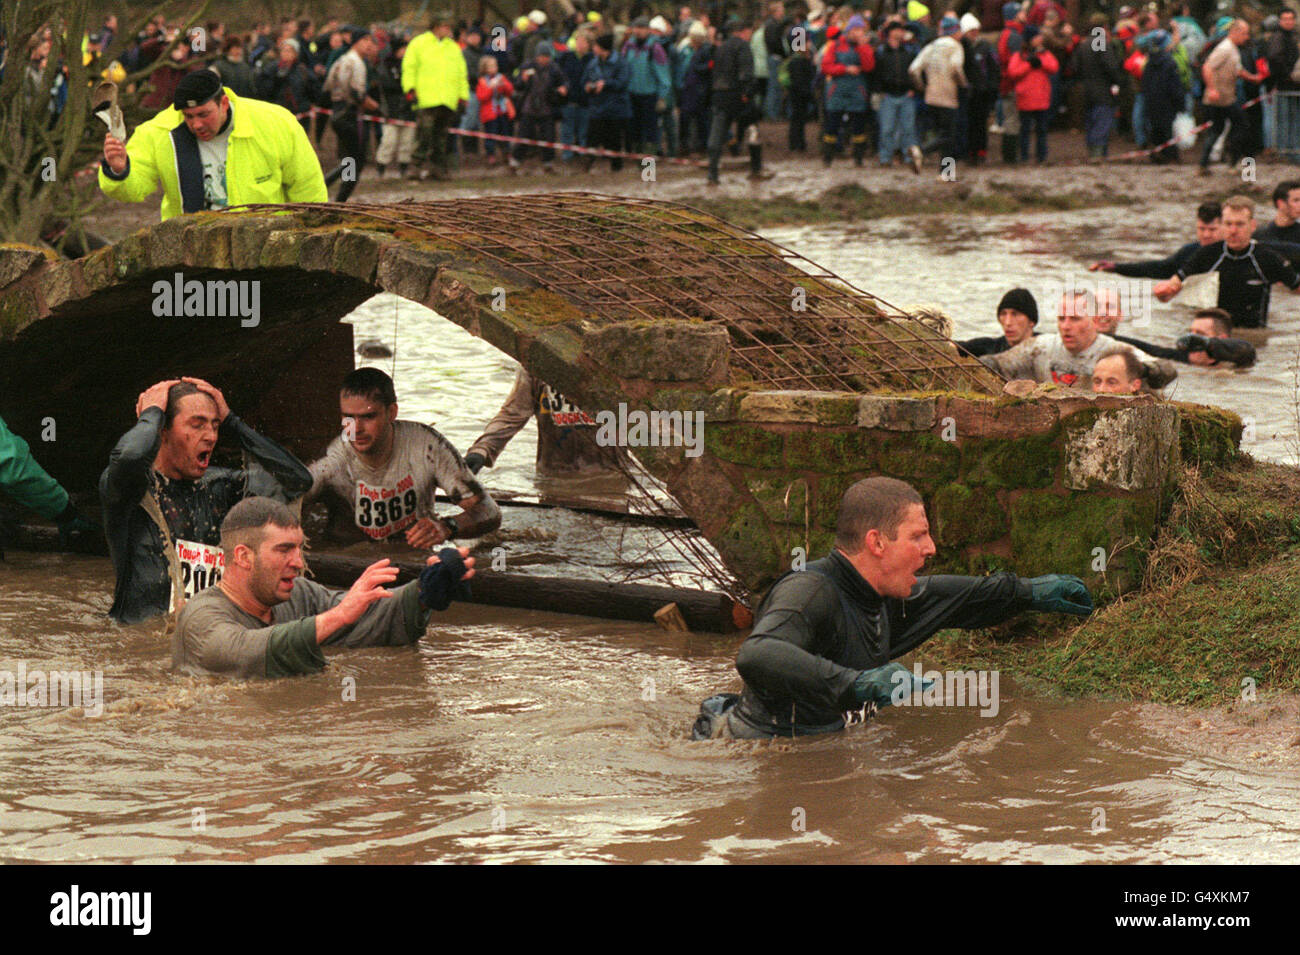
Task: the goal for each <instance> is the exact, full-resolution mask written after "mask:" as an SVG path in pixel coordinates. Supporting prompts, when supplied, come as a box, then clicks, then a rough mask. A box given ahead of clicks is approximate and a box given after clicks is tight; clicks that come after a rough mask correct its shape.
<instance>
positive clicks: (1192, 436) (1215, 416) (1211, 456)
mask: <svg viewBox="0 0 1300 955" xmlns="http://www.w3.org/2000/svg"><path fill="white" fill-rule="evenodd" d="M1175 404H1176V406H1177V408H1178V419H1179V420H1178V444H1179V448H1180V450H1181V453H1182V458H1183V462H1184V463H1186V464H1191V465H1195V466H1196V467H1223V466H1224V465H1226V464H1229V463H1231V461H1232V459H1233V458H1235V457H1236V456H1237V451H1238V448H1239V447H1240V446H1241V433H1242V430H1243V427H1244V426H1243V423H1242V420H1241V418H1240V417H1238V416H1237V415H1235V414H1233V413H1232V412H1231V411H1226V410H1224V409H1223V408H1214V407H1210V406H1209V405H1195V404H1189V403H1187V402H1176V403H1175Z"/></svg>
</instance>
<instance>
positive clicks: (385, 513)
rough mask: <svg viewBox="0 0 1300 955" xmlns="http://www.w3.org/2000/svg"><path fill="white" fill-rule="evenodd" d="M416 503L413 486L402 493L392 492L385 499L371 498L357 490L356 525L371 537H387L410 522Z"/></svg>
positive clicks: (417, 500) (416, 496) (413, 515)
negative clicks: (391, 494) (392, 493)
mask: <svg viewBox="0 0 1300 955" xmlns="http://www.w3.org/2000/svg"><path fill="white" fill-rule="evenodd" d="M367 490H368V489H367ZM381 493H382V492H381ZM418 503H419V497H418V495H417V494H416V493H415V489H414V488H410V489H408V490H407V491H406V492H405V493H404V494H394V495H393V496H392V497H390V498H388V499H387V500H383V499H379V500H372V499H371V498H370V497H368V496H367V495H366V494H364V493H361V492H360V491H359V492H358V493H357V526H358V527H360V528H361V529H362V530H364V531H365V532H366V533H367V534H369V535H370V536H371V537H387V536H388V535H389V534H392V533H394V532H395V531H397V530H400V529H401V527H402V526H405V525H406V524H409V523H411V522H412V520H413V519H414V517H415V508H416V505H417V504H418ZM399 525H400V526H399Z"/></svg>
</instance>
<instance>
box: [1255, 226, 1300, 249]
mask: <svg viewBox="0 0 1300 955" xmlns="http://www.w3.org/2000/svg"><path fill="white" fill-rule="evenodd" d="M1255 239H1256V240H1257V241H1259V242H1264V241H1268V242H1273V241H1277V242H1290V243H1293V244H1294V243H1298V242H1300V222H1292V223H1291V224H1290V225H1287V226H1280V225H1278V224H1277V223H1276V222H1270V223H1269V224H1268V225H1264V226H1260V227H1259V228H1258V229H1256V230H1255Z"/></svg>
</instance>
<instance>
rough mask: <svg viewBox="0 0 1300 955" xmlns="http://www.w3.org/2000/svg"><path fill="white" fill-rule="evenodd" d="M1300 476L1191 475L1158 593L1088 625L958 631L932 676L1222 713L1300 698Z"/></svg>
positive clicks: (926, 653) (934, 646)
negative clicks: (1251, 694) (1245, 684)
mask: <svg viewBox="0 0 1300 955" xmlns="http://www.w3.org/2000/svg"><path fill="white" fill-rule="evenodd" d="M1297 515H1300V471H1297V470H1296V469H1294V468H1287V467H1282V466H1279V465H1271V464H1261V463H1257V462H1253V461H1251V460H1250V459H1249V458H1241V459H1238V461H1237V462H1236V463H1234V464H1233V465H1232V466H1231V467H1229V468H1226V469H1224V470H1222V471H1216V472H1213V473H1212V474H1211V475H1209V476H1202V475H1201V474H1199V473H1198V472H1195V471H1193V472H1189V473H1188V474H1187V475H1185V476H1184V479H1183V481H1182V483H1181V486H1180V490H1179V495H1178V498H1177V500H1176V502H1175V504H1174V506H1173V508H1172V509H1171V511H1170V514H1169V517H1168V520H1167V523H1166V525H1165V527H1164V529H1163V530H1162V531H1161V534H1160V536H1159V537H1158V538H1157V540H1156V542H1155V545H1154V547H1153V550H1152V557H1153V561H1152V563H1151V565H1150V567H1149V568H1148V575H1147V576H1148V580H1147V583H1146V585H1145V586H1144V587H1143V589H1142V590H1141V591H1139V592H1138V593H1135V594H1132V595H1129V596H1128V597H1125V598H1124V599H1122V600H1120V601H1117V602H1116V603H1114V604H1111V605H1110V606H1108V607H1105V608H1104V609H1102V610H1101V611H1099V612H1098V613H1096V614H1094V615H1093V616H1092V617H1090V618H1089V619H1088V620H1087V621H1085V622H1083V623H1082V624H1081V625H1075V624H1074V623H1073V622H1072V621H1071V619H1070V618H1067V617H1062V616H1059V615H1045V614H1026V615H1024V616H1022V617H1020V618H1018V619H1017V620H1015V621H1013V622H1011V623H1008V624H1006V625H1004V626H1002V627H998V628H993V629H988V630H978V631H957V630H948V631H943V632H941V633H939V634H937V635H936V636H935V637H934V638H933V639H932V640H930V641H929V642H928V643H926V644H925V646H924V648H923V649H922V650H921V651H920V654H919V656H920V658H921V660H922V663H923V665H924V666H925V667H927V668H931V667H937V668H940V669H996V670H999V671H1001V672H1002V673H1004V674H1006V675H1008V676H1010V677H1012V678H1013V679H1015V680H1017V681H1018V682H1019V683H1020V684H1021V685H1023V686H1025V687H1026V688H1027V689H1029V690H1030V691H1031V692H1034V693H1037V694H1040V695H1046V696H1064V697H1092V698H1103V699H1117V700H1147V701H1152V702H1159V703H1182V704H1193V705H1199V706H1212V705H1216V704H1222V703H1231V702H1232V701H1234V700H1238V699H1240V697H1241V691H1242V681H1243V680H1244V679H1245V678H1247V677H1249V678H1251V679H1253V680H1254V681H1255V685H1256V687H1257V689H1258V690H1259V692H1261V693H1264V692H1268V693H1273V692H1284V693H1300V620H1298V619H1297V608H1298V607H1300V519H1298V518H1297Z"/></svg>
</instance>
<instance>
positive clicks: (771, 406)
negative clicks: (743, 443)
mask: <svg viewBox="0 0 1300 955" xmlns="http://www.w3.org/2000/svg"><path fill="white" fill-rule="evenodd" d="M857 416H858V396H857V395H855V394H850V393H847V392H837V391H753V392H750V393H749V394H747V395H745V396H744V398H742V399H741V402H740V418H741V420H742V421H766V422H772V423H785V424H820V425H826V426H830V427H834V426H836V425H850V424H854V423H855V422H856V421H857Z"/></svg>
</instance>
